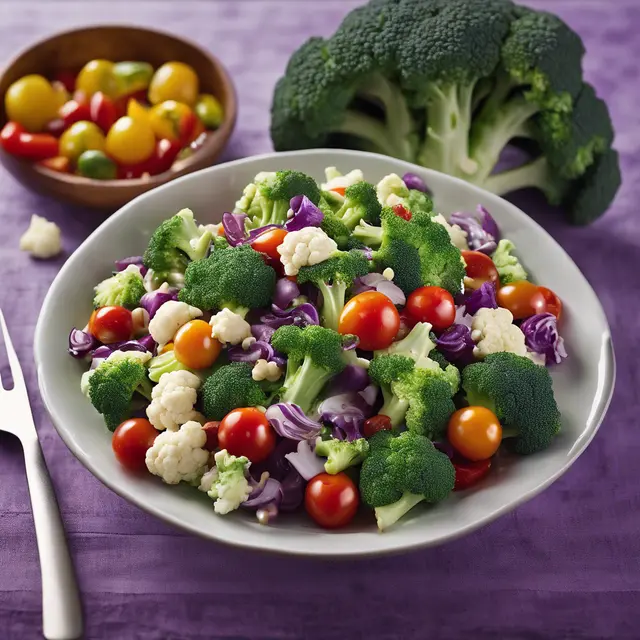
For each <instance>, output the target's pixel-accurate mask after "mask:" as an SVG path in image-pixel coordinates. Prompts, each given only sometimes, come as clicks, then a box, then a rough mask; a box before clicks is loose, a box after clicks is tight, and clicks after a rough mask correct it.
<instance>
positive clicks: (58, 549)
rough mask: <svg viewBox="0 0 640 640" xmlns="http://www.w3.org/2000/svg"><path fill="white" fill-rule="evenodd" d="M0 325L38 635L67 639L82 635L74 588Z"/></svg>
mask: <svg viewBox="0 0 640 640" xmlns="http://www.w3.org/2000/svg"><path fill="white" fill-rule="evenodd" d="M0 325H1V326H2V334H3V336H4V344H5V349H6V352H7V359H8V360H9V365H10V367H11V375H12V377H13V389H11V391H7V390H6V389H4V388H3V387H2V379H1V377H0V416H1V418H0V431H7V432H8V433H11V434H13V435H14V436H16V437H17V438H18V439H19V440H20V442H21V443H22V449H23V451H24V461H25V469H26V471H27V484H28V485H29V495H30V496H31V509H32V511H33V522H34V525H35V530H36V540H37V542H38V555H39V557H40V573H41V577H42V630H43V635H44V637H45V638H47V640H73V639H75V638H78V637H80V635H81V634H82V610H81V606H80V594H79V592H78V585H77V582H76V578H75V573H74V570H73V564H72V562H71V556H70V555H69V549H68V547H67V541H66V538H65V533H64V527H63V525H62V520H61V518H60V511H59V509H58V503H57V501H56V496H55V493H54V491H53V487H52V485H51V479H50V478H49V472H48V471H47V465H46V463H45V460H44V457H43V455H42V449H41V448H40V441H39V440H38V434H37V432H36V427H35V424H34V422H33V414H32V413H31V405H30V404H29V396H28V395H27V387H26V385H25V383H24V376H23V375H22V369H21V368H20V362H19V361H18V356H17V355H16V352H15V349H14V348H13V344H12V343H11V338H10V337H9V332H8V331H7V325H6V323H5V320H4V316H3V315H2V311H0Z"/></svg>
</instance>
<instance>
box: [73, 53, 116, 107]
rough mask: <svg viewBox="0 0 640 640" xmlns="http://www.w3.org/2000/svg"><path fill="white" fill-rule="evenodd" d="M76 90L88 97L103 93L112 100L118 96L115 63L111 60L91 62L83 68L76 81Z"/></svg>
mask: <svg viewBox="0 0 640 640" xmlns="http://www.w3.org/2000/svg"><path fill="white" fill-rule="evenodd" d="M76 90H77V91H82V92H83V93H84V94H85V95H86V96H87V97H89V98H90V97H91V96H92V95H93V94H94V93H98V91H102V93H104V94H105V95H107V96H109V97H110V98H115V97H116V96H117V94H118V85H117V82H116V78H115V76H114V74H113V62H109V60H91V61H90V62H87V64H85V65H84V67H82V69H81V70H80V73H79V74H78V77H77V79H76Z"/></svg>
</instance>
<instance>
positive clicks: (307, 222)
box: [284, 196, 324, 231]
mask: <svg viewBox="0 0 640 640" xmlns="http://www.w3.org/2000/svg"><path fill="white" fill-rule="evenodd" d="M289 206H290V207H291V210H292V211H293V217H291V218H289V219H288V220H287V222H286V223H285V225H284V228H285V229H286V230H287V231H300V229H304V228H305V227H319V226H320V225H321V224H322V221H323V220H324V214H323V213H322V211H320V209H318V207H316V205H315V204H313V202H311V200H309V198H307V196H294V197H293V198H291V200H290V201H289Z"/></svg>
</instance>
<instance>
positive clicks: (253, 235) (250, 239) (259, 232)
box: [243, 224, 282, 244]
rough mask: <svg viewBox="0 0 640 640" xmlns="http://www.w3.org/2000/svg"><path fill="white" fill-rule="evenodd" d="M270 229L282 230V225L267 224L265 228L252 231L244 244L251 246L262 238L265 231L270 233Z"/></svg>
mask: <svg viewBox="0 0 640 640" xmlns="http://www.w3.org/2000/svg"><path fill="white" fill-rule="evenodd" d="M269 229H282V225H281V224H267V225H265V226H264V227H258V228H256V229H251V231H249V235H248V236H247V238H246V240H245V241H244V243H243V244H250V243H251V242H253V241H254V240H255V239H256V238H257V237H258V236H261V235H262V234H263V233H264V232H265V231H269Z"/></svg>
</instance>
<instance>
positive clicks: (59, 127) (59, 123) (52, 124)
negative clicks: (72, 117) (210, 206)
mask: <svg viewBox="0 0 640 640" xmlns="http://www.w3.org/2000/svg"><path fill="white" fill-rule="evenodd" d="M65 129H66V127H65V124H64V120H63V119H62V118H55V119H54V120H50V121H49V122H47V126H46V127H45V131H46V132H47V133H50V134H51V135H52V136H53V137H54V138H59V137H60V136H61V135H62V134H63V133H64V132H65Z"/></svg>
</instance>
